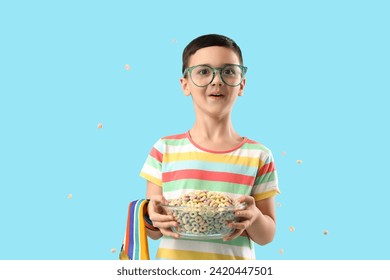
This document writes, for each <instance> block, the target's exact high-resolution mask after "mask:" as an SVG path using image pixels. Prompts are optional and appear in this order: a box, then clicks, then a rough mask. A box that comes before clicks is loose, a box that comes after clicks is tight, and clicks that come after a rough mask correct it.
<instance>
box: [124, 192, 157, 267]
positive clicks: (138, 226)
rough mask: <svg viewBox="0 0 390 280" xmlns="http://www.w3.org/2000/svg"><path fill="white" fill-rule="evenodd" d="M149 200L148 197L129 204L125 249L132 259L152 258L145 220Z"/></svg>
mask: <svg viewBox="0 0 390 280" xmlns="http://www.w3.org/2000/svg"><path fill="white" fill-rule="evenodd" d="M147 202H148V201H147V200H146V199H139V200H135V201H132V202H130V204H129V208H128V215H127V228H126V236H125V241H124V244H123V250H124V252H125V255H127V256H128V259H130V260H149V259H150V258H149V248H148V239H147V234H146V228H145V221H144V214H145V211H146V210H145V208H146V206H147ZM121 255H122V254H121Z"/></svg>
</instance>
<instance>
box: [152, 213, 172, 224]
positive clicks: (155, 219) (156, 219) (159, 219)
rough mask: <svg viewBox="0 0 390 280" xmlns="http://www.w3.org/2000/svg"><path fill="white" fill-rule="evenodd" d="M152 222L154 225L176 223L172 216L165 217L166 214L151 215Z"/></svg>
mask: <svg viewBox="0 0 390 280" xmlns="http://www.w3.org/2000/svg"><path fill="white" fill-rule="evenodd" d="M149 218H150V220H152V222H153V223H155V222H171V221H174V219H173V216H172V215H165V214H158V213H156V212H155V213H151V214H150V215H149Z"/></svg>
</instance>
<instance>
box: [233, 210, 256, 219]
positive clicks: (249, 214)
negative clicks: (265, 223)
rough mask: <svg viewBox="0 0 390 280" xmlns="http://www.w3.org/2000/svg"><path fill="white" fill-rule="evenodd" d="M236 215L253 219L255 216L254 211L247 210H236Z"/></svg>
mask: <svg viewBox="0 0 390 280" xmlns="http://www.w3.org/2000/svg"><path fill="white" fill-rule="evenodd" d="M234 215H235V216H236V217H239V218H245V219H251V218H252V217H253V214H252V212H251V211H246V210H242V211H236V213H234Z"/></svg>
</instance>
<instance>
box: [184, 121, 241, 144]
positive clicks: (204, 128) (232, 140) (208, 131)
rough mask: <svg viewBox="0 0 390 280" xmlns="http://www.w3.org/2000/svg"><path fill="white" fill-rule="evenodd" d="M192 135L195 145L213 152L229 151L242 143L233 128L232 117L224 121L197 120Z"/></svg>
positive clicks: (191, 131)
mask: <svg viewBox="0 0 390 280" xmlns="http://www.w3.org/2000/svg"><path fill="white" fill-rule="evenodd" d="M190 134H191V138H192V139H193V140H194V141H195V143H197V144H199V145H200V146H202V147H205V148H209V149H212V150H228V149H230V148H233V147H235V146H236V145H238V144H239V143H240V142H241V141H242V137H241V136H240V135H238V133H237V132H236V131H235V130H234V128H233V125H232V123H231V120H230V116H228V117H226V118H222V119H215V118H211V117H209V116H203V117H202V118H197V119H196V121H195V123H194V126H193V127H192V128H191V130H190Z"/></svg>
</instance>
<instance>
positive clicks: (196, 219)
mask: <svg viewBox="0 0 390 280" xmlns="http://www.w3.org/2000/svg"><path fill="white" fill-rule="evenodd" d="M195 222H197V223H198V224H201V223H202V222H203V223H204V220H203V219H202V217H201V216H196V217H195Z"/></svg>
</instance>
